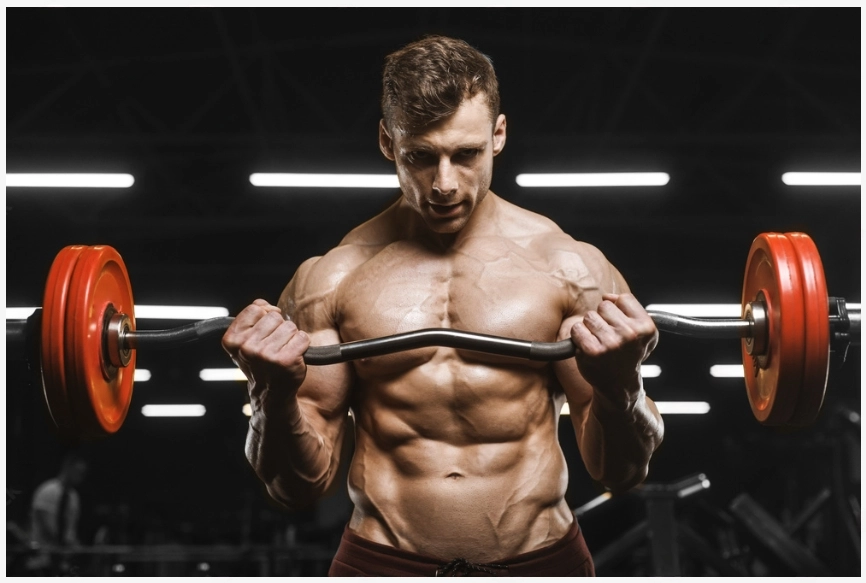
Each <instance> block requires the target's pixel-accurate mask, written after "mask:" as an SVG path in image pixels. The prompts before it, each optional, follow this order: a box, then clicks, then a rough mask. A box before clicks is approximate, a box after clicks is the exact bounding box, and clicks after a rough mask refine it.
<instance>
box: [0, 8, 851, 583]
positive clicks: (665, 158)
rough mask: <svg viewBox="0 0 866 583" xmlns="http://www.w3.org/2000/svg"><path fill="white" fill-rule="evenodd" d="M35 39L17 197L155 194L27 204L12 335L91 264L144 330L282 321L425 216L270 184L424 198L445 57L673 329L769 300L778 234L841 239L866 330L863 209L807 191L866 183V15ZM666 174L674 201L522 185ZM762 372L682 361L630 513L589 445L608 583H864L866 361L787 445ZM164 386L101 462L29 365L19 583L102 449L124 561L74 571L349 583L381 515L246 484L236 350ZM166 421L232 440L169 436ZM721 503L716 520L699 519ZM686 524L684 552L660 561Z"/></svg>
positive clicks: (15, 494)
mask: <svg viewBox="0 0 866 583" xmlns="http://www.w3.org/2000/svg"><path fill="white" fill-rule="evenodd" d="M6 19H7V20H6V34H7V40H6V51H7V54H6V172H7V174H11V173H31V172H73V173H80V172H110V173H127V174H131V175H132V176H134V184H133V185H132V186H131V187H130V188H125V189H92V188H75V189H49V188H13V187H8V188H7V189H6V191H5V192H6V228H7V235H6V242H7V252H6V276H7V283H6V306H7V309H8V308H12V307H28V306H29V307H36V306H40V305H41V302H42V293H43V288H44V285H45V278H46V276H47V273H48V269H49V267H50V265H51V262H52V260H53V259H54V256H55V254H56V253H57V252H58V251H59V250H60V249H61V248H62V247H64V246H66V245H69V244H74V243H76V244H87V245H94V244H107V245H111V246H113V247H115V248H116V249H117V250H118V251H119V252H120V253H121V255H122V256H123V258H124V260H125V263H126V265H127V268H128V271H129V275H130V279H131V281H132V286H133V294H134V299H135V303H136V304H142V305H183V306H222V307H224V308H226V309H227V311H228V313H230V314H236V313H237V312H239V311H240V310H241V309H243V307H244V306H246V305H247V304H248V303H250V302H251V301H252V300H254V299H256V298H259V297H262V298H266V299H269V300H270V301H273V302H275V301H276V298H277V297H278V296H279V294H280V292H281V291H282V289H283V287H284V286H285V284H286V283H287V282H288V281H289V279H290V278H291V276H292V274H293V272H294V270H295V268H296V267H297V266H298V265H299V264H300V263H301V262H302V261H303V260H304V259H305V258H307V257H310V256H313V255H321V254H323V253H324V252H326V251H327V250H328V249H330V248H331V247H333V246H334V245H336V244H338V243H339V241H340V239H341V237H342V236H343V235H344V234H345V233H346V232H347V231H348V230H349V229H351V228H352V227H353V226H355V225H357V224H359V223H360V222H362V221H364V220H366V219H368V218H370V217H372V216H373V215H374V214H376V213H377V212H379V211H380V210H382V209H383V208H384V207H385V206H386V205H388V204H389V203H390V202H391V201H392V200H393V198H394V197H395V196H396V194H397V191H396V190H395V189H387V188H386V189H361V188H358V189H354V188H331V189H328V188H262V187H256V186H253V185H252V184H251V182H250V175H251V174H253V173H260V172H329V173H370V174H393V167H392V166H391V165H390V164H389V163H388V162H387V160H385V159H384V158H383V157H382V156H381V153H380V152H379V150H378V147H377V143H376V131H377V123H378V120H379V118H380V111H379V97H380V75H381V67H382V62H383V59H384V57H385V55H387V54H388V53H389V52H391V51H393V50H395V49H397V48H399V47H401V46H402V45H404V44H406V43H407V42H409V41H412V40H415V39H417V38H419V37H421V36H422V35H424V34H429V33H439V34H446V35H451V36H457V37H460V38H463V39H465V40H467V41H468V42H470V43H471V44H473V45H474V46H476V47H478V48H479V49H480V50H482V51H483V52H485V53H486V54H488V55H489V56H490V57H491V58H492V60H493V62H494V65H495V67H496V70H497V73H498V76H499V80H500V86H501V93H502V110H503V112H504V113H505V114H506V116H507V118H508V134H509V135H508V143H507V147H506V148H505V151H504V152H503V154H502V155H501V156H500V157H499V158H497V160H496V167H495V171H494V178H493V186H492V189H493V190H494V191H495V192H496V193H497V194H499V195H500V196H503V197H504V198H506V199H507V200H510V201H512V202H514V203H516V204H518V205H521V206H524V207H526V208H528V209H531V210H533V211H536V212H539V213H542V214H544V215H546V216H548V217H550V218H552V219H553V220H555V221H556V222H557V223H558V224H559V225H560V226H561V227H562V228H563V229H564V230H565V231H567V232H568V233H569V234H571V235H572V236H574V237H575V238H576V239H580V240H585V241H588V242H590V243H592V244H594V245H596V246H597V247H599V248H600V249H601V250H602V251H603V252H604V253H605V254H606V255H607V257H608V258H609V259H610V261H611V262H612V263H613V264H614V265H616V266H617V267H618V268H619V270H620V271H621V272H622V273H623V274H624V276H625V278H626V280H627V281H628V282H629V284H630V286H631V288H632V291H633V292H634V293H635V294H636V295H637V297H638V299H639V300H640V301H641V302H642V303H643V304H644V305H649V304H665V303H668V304H669V303H678V304H683V303H698V304H713V303H721V304H731V303H733V304H736V303H739V302H740V293H741V286H742V278H743V271H744V266H745V262H746V257H747V254H748V251H749V247H750V245H751V242H752V240H753V238H754V237H755V236H756V235H758V234H759V233H761V232H766V231H803V232H806V233H808V234H809V235H811V237H812V238H813V239H814V241H815V242H816V244H817V246H818V249H819V250H820V252H821V255H822V259H823V263H824V268H825V272H826V277H827V282H828V287H829V290H830V294H831V295H834V296H841V297H844V298H846V299H847V301H849V302H857V303H859V302H860V264H861V260H860V248H861V242H862V241H861V239H862V235H861V230H860V229H861V226H860V225H861V223H860V186H859V181H858V184H857V185H855V186H791V185H787V184H785V183H783V181H782V175H783V173H785V172H792V171H806V172H816V171H821V172H856V173H859V172H860V157H861V154H860V136H861V125H860V124H861V122H860V111H861V92H860V89H861V65H860V38H861V29H860V10H859V8H847V9H846V8H840V9H829V8H827V9H808V8H785V9H782V8H774V9H740V8H737V9H734V8H714V9H707V8H704V9H686V8H676V9H631V8H606V9H592V10H590V9H576V8H569V9H518V8H508V9H505V8H487V9H457V8H419V9H397V8H389V9H383V8H377V9H374V8H363V9H345V8H341V9H336V8H329V9H298V8H291V9H290V8H281V9H264V8H255V9H238V8H176V9H165V8H151V9H141V8H139V9H101V8H100V9H96V8H45V9H24V8H7V10H6ZM638 171H639V172H665V173H668V174H669V176H670V181H669V182H668V183H667V184H665V185H663V186H649V187H631V188H619V187H607V188H567V187H565V188H529V187H521V186H519V185H518V184H517V183H516V180H515V178H516V176H517V175H518V174H522V173H535V172H638ZM7 314H8V310H7ZM183 323H186V322H183V321H177V320H160V319H155V320H154V319H140V320H139V322H138V327H139V328H153V329H159V328H167V327H173V326H177V325H180V324H183ZM738 362H741V358H740V347H739V343H738V342H731V341H711V340H709V341H708V340H690V339H687V338H683V337H676V336H672V335H663V336H662V338H661V342H660V344H659V347H658V349H657V350H656V351H655V353H654V354H653V355H652V357H651V359H650V361H648V364H653V365H656V366H658V367H660V369H661V374H659V375H658V376H657V377H654V378H647V379H646V380H645V385H646V389H647V392H648V393H649V395H650V396H651V397H652V398H653V399H655V400H656V401H698V402H704V403H707V404H708V411H707V412H705V413H704V414H669V415H667V414H666V415H665V424H666V434H665V441H664V443H663V445H662V446H661V449H660V450H659V451H658V453H657V454H656V457H655V458H654V461H653V463H652V466H651V469H650V474H649V477H648V479H647V481H648V483H649V484H650V485H651V487H648V488H644V489H643V490H639V491H636V492H632V493H630V494H627V495H623V496H619V497H615V498H613V499H611V500H607V501H604V502H603V503H602V504H600V505H598V506H595V507H593V508H591V509H587V508H586V505H587V504H588V503H590V502H591V501H593V500H596V497H597V496H598V495H599V494H601V490H600V489H599V488H598V487H597V486H596V485H594V484H593V483H592V481H591V480H590V479H589V477H588V476H587V474H586V472H585V470H584V469H583V466H582V463H581V461H580V456H579V453H578V451H577V448H576V446H575V442H574V435H573V432H572V430H571V425H570V423H561V427H560V438H561V439H560V440H561V442H562V447H563V450H564V451H565V453H566V456H567V457H568V459H569V461H570V485H569V491H568V500H569V503H570V505H571V506H572V507H573V508H575V509H580V512H579V513H580V515H581V518H580V521H581V524H582V526H583V529H584V536H585V537H586V540H587V543H588V545H589V547H590V550H591V551H592V552H593V553H594V554H596V556H597V558H598V566H599V574H602V575H650V574H657V573H658V570H657V569H658V565H659V561H660V560H662V559H663V558H664V557H667V558H668V559H672V558H673V557H675V560H676V561H678V563H677V567H678V569H679V570H680V572H681V574H684V575H697V576H701V575H718V574H742V575H792V574H794V575H797V574H833V575H859V574H860V540H859V537H860V507H859V505H860V421H859V413H860V351H859V347H856V348H852V349H851V351H849V354H848V358H847V361H846V362H845V364H844V366H835V365H834V366H833V368H832V370H831V373H830V377H829V386H828V390H827V395H826V399H825V404H824V408H823V410H822V413H821V415H820V416H819V418H818V420H817V421H816V423H815V424H814V425H812V426H810V427H808V428H805V429H800V430H796V431H792V430H784V431H782V430H778V429H772V428H768V427H763V426H761V425H760V424H758V423H757V422H756V421H755V420H754V418H753V417H752V414H751V410H750V407H749V403H748V400H747V397H746V392H745V389H744V383H743V379H742V378H741V377H740V378H717V377H714V376H712V375H711V374H710V368H711V367H712V366H713V365H718V364H736V363H738ZM137 366H138V367H139V368H140V369H144V370H147V371H149V372H150V378H149V380H147V381H142V382H136V384H135V392H134V395H133V400H132V406H131V408H130V412H129V416H128V417H127V420H126V422H125V424H124V426H123V427H122V428H121V430H120V431H119V432H118V433H117V434H115V435H113V436H111V437H110V438H107V439H105V440H100V441H96V442H88V443H84V444H74V443H71V442H69V441H68V440H63V439H61V438H59V437H58V436H57V435H56V433H55V432H54V430H53V426H52V424H51V421H50V418H49V417H48V416H47V414H46V411H45V406H44V404H43V402H42V400H41V395H40V394H39V391H38V389H35V388H34V387H33V386H32V383H31V382H30V376H29V374H28V373H27V371H26V367H24V366H23V365H21V363H16V362H13V361H12V360H9V361H8V362H7V370H6V374H7V376H6V379H7V391H6V437H7V446H6V452H7V454H6V455H7V461H6V486H7V507H6V514H7V574H15V573H19V574H21V573H22V572H24V573H26V567H25V563H26V560H25V559H26V555H27V553H28V552H32V549H31V550H30V551H28V550H27V549H28V547H27V545H26V539H27V529H28V512H29V505H30V498H31V497H32V495H33V493H34V491H35V489H36V487H37V486H38V485H39V484H40V483H42V482H43V481H44V480H45V479H48V478H50V477H51V476H53V475H56V473H57V471H58V468H59V465H60V460H61V459H62V457H63V455H64V454H65V453H66V452H67V451H68V450H70V449H72V448H73V447H75V446H79V445H80V446H81V447H83V449H84V451H85V452H86V455H87V459H88V462H89V471H88V474H87V478H86V481H85V483H84V484H83V486H82V487H81V488H80V492H81V499H82V517H81V523H80V535H81V539H82V542H84V543H85V544H86V545H93V544H94V543H99V544H101V545H103V547H104V548H105V549H106V550H105V551H104V552H92V553H90V554H83V555H79V556H78V557H77V558H75V559H74V560H73V561H72V563H71V564H72V572H74V573H77V574H93V575H108V574H111V575H256V574H260V575H266V574H271V575H286V574H289V575H292V574H294V575H319V574H323V573H324V572H325V571H326V569H327V565H328V563H329V560H330V556H331V554H332V552H333V550H334V549H335V548H336V544H337V542H338V539H339V536H340V534H341V533H342V529H343V527H344V526H345V522H346V520H347V518H348V515H349V512H350V511H351V504H350V502H349V500H348V497H347V495H346V491H345V485H344V484H341V487H340V488H338V489H337V490H336V491H335V492H334V493H333V494H332V495H331V496H330V497H328V498H327V499H324V500H322V501H321V502H320V503H318V504H317V505H316V506H315V507H312V508H310V509H308V510H306V511H303V512H288V511H286V510H284V509H282V508H281V507H279V506H278V505H277V504H276V503H274V502H272V501H271V500H270V499H269V498H268V497H267V494H266V493H265V492H264V490H263V488H262V486H261V484H260V482H259V481H258V480H257V478H256V477H255V475H254V474H253V472H252V471H251V469H250V467H249V465H248V464H247V462H246V460H245V458H244V453H243V445H244V438H245V434H246V428H247V421H248V418H247V417H246V416H245V414H244V413H243V412H242V407H243V405H244V404H245V402H246V401H247V398H246V388H245V385H244V383H242V382H238V381H218V382H207V381H203V380H202V379H201V378H200V371H201V370H202V369H204V368H229V367H231V366H232V364H231V362H230V361H229V359H228V357H227V356H226V355H225V354H224V353H223V351H222V348H221V347H220V343H219V340H218V338H213V339H212V340H204V341H201V342H198V343H195V344H190V345H186V346H183V347H179V348H175V349H172V350H152V351H149V352H145V351H141V353H140V354H139V355H138V364H137ZM154 404H199V405H203V407H204V411H205V414H204V415H201V416H198V417H171V418H160V417H146V416H144V415H143V414H142V411H143V407H145V406H146V405H154ZM348 447H351V443H350V444H349V445H348ZM701 476H703V477H701ZM692 478H694V480H693V481H689V482H688V484H692V483H695V484H700V485H701V486H700V487H699V488H696V489H695V491H694V493H692V494H691V495H689V496H687V497H677V496H675V495H674V496H671V495H670V492H672V491H681V490H682V488H681V486H682V483H681V480H683V479H692ZM704 478H705V479H704ZM342 481H344V480H342ZM671 484H673V486H671ZM707 486H708V487H707ZM687 489H688V488H687ZM660 493H661V494H660ZM659 509H662V510H659ZM659 516H661V517H662V518H663V519H664V520H662V522H653V524H654V525H655V528H660V527H659V526H658V525H659V524H666V525H667V526H666V527H664V528H666V529H667V530H666V532H667V533H668V534H671V533H673V535H672V536H673V538H672V541H673V542H670V544H669V545H668V547H667V548H666V549H664V548H661V549H660V548H659V547H658V544H657V545H656V546H653V545H652V544H650V537H649V536H647V528H646V527H647V525H648V524H649V522H648V521H649V520H650V517H654V518H653V520H658V519H659V518H658V517H659ZM665 521H666V522H665ZM755 523H758V524H759V525H762V526H758V527H756V526H755ZM13 535H14V536H13ZM19 539H20V540H19ZM656 540H658V537H656ZM780 549H781V550H780ZM91 550H92V549H91ZM803 557H806V558H805V559H804V558H803ZM813 560H814V562H812V561H813ZM729 568H730V569H733V571H732V572H728V571H726V569H729Z"/></svg>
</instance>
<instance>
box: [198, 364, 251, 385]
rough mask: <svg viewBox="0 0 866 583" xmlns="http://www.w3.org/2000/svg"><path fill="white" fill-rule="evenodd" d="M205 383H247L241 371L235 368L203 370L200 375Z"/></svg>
mask: <svg viewBox="0 0 866 583" xmlns="http://www.w3.org/2000/svg"><path fill="white" fill-rule="evenodd" d="M198 378H200V379H201V380H203V381H243V382H246V381H247V377H245V376H244V373H243V372H241V369H239V368H237V367H235V368H203V369H201V370H200V371H199V373H198Z"/></svg>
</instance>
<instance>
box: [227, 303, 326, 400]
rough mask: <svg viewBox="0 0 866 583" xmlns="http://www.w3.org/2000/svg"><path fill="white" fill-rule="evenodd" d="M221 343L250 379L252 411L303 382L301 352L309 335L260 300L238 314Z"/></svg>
mask: <svg viewBox="0 0 866 583" xmlns="http://www.w3.org/2000/svg"><path fill="white" fill-rule="evenodd" d="M222 344H223V348H225V350H226V352H228V353H229V356H231V358H232V360H233V361H234V362H235V364H236V365H237V366H238V367H239V368H240V369H241V370H242V371H243V373H244V374H245V375H246V377H247V379H248V380H249V381H250V383H249V387H250V404H251V406H252V408H253V410H254V411H255V410H258V409H259V408H260V407H261V406H262V405H263V404H264V403H263V401H266V400H268V399H271V398H275V397H286V396H293V395H294V394H295V393H296V392H297V390H298V388H299V387H300V386H301V383H303V382H304V378H305V377H306V374H307V366H306V364H305V363H304V352H306V350H307V348H308V347H309V346H310V337H309V336H308V335H307V333H306V332H303V331H301V330H298V327H297V326H295V324H294V322H292V321H291V320H290V319H287V318H284V317H283V314H282V312H281V311H280V309H279V308H278V307H276V306H272V305H271V304H269V303H268V302H266V301H264V300H256V301H255V302H253V303H252V304H251V305H249V306H247V307H246V308H245V309H244V310H243V311H242V312H241V313H240V314H238V316H237V317H236V318H235V319H234V322H232V324H231V326H229V329H228V330H227V331H226V333H225V335H224V336H223V340H222Z"/></svg>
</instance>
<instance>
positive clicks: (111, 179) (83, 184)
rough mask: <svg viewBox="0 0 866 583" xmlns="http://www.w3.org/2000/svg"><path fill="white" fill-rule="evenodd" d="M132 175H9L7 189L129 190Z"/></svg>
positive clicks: (7, 176)
mask: <svg viewBox="0 0 866 583" xmlns="http://www.w3.org/2000/svg"><path fill="white" fill-rule="evenodd" d="M134 183H135V178H133V176H132V174H7V175H6V186H7V187H38V188H129V187H130V186H132V185H133V184H134Z"/></svg>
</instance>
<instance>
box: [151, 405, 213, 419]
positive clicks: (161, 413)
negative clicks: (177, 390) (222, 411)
mask: <svg viewBox="0 0 866 583" xmlns="http://www.w3.org/2000/svg"><path fill="white" fill-rule="evenodd" d="M204 413H205V408H204V405H145V406H144V407H142V408H141V414H142V415H144V416H145V417H202V416H203V415H204Z"/></svg>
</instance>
